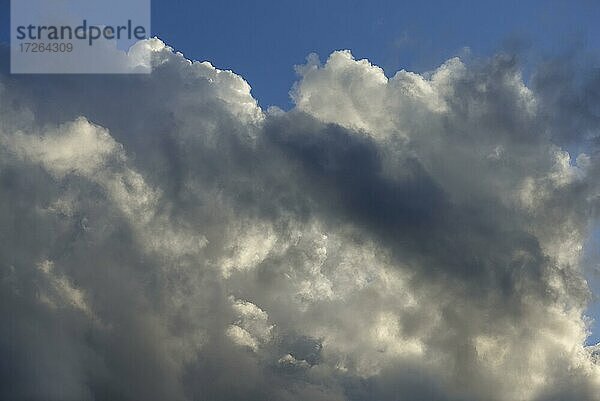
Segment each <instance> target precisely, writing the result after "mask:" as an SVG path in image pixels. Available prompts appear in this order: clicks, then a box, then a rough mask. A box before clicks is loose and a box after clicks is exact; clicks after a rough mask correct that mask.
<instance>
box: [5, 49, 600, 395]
mask: <svg viewBox="0 0 600 401" xmlns="http://www.w3.org/2000/svg"><path fill="white" fill-rule="evenodd" d="M5 55H6V51H4V53H3V57H4V56H5ZM130 57H131V58H132V63H135V64H136V65H140V63H141V64H144V63H149V64H148V65H149V66H150V67H151V68H152V74H150V75H148V76H138V75H127V76H108V75H107V76H87V77H84V76H67V75H65V76H52V77H46V76H17V75H14V76H11V75H7V74H6V73H3V74H2V75H1V76H0V194H1V196H0V205H1V206H0V255H1V256H0V297H1V299H0V355H1V356H2V358H1V360H2V362H0V398H2V399H11V400H98V401H100V400H123V401H125V400H142V399H143V400H149V401H150V400H210V401H218V400H224V401H225V400H227V401H235V400H266V399H270V400H328V401H333V400H336V401H337V400H348V401H374V400H377V401H385V400H411V401H414V400H429V401H433V400H439V401H442V400H490V401H515V400H523V401H549V400H559V399H577V400H582V401H583V400H597V399H598V397H599V396H598V394H600V366H599V365H598V357H597V354H598V351H597V347H588V346H586V345H585V344H586V338H587V337H588V335H589V328H588V325H589V322H590V320H589V318H587V317H586V316H585V310H586V307H587V304H588V301H589V299H590V296H591V294H590V291H589V289H588V286H587V283H586V281H585V279H584V276H583V273H582V268H581V258H582V256H583V252H584V244H585V243H586V241H587V239H588V237H589V235H590V231H591V229H592V228H593V225H594V224H595V221H596V219H597V217H598V216H597V210H598V202H599V199H600V187H599V185H598V181H597V179H596V177H597V173H598V171H599V168H600V163H599V160H598V148H597V137H598V133H597V131H596V130H597V128H596V125H595V124H594V122H595V121H596V119H595V117H594V116H595V114H594V110H595V107H597V103H594V101H595V99H596V98H594V97H593V96H587V97H585V96H582V95H581V93H580V92H581V91H582V89H581V85H578V84H575V82H580V80H581V79H587V76H586V77H579V78H580V79H574V78H573V79H572V82H571V81H569V80H568V79H565V76H568V74H567V73H568V71H565V69H564V68H563V69H560V68H557V67H556V66H555V65H554V64H552V63H548V64H547V65H544V66H541V67H540V68H539V71H538V72H537V73H536V74H535V75H534V77H533V79H532V80H531V83H530V84H528V85H526V84H525V83H524V80H523V78H522V76H521V74H520V70H519V66H518V64H517V63H516V62H515V60H514V59H513V58H511V57H508V56H506V55H498V56H496V57H493V58H492V59H489V60H487V61H481V62H477V63H471V64H465V63H464V62H462V61H461V60H460V59H458V58H455V59H451V60H448V61H447V62H446V63H444V64H443V65H442V66H440V67H439V68H437V69H436V70H435V71H432V72H430V73H426V74H416V73H411V72H406V71H400V72H398V73H396V74H395V75H394V76H392V77H391V78H388V77H386V75H385V74H384V72H383V71H382V70H381V69H380V68H379V67H377V66H374V65H372V64H371V63H369V62H368V61H367V60H355V59H354V58H353V56H352V54H351V53H350V52H348V51H340V52H334V53H333V54H331V55H330V56H329V58H328V59H327V61H326V62H325V63H321V62H320V61H319V59H318V57H317V56H315V55H311V56H309V58H308V60H307V63H306V64H305V65H303V66H300V67H297V72H298V74H299V80H298V82H297V83H296V85H294V88H293V89H292V91H291V95H292V98H293V100H294V103H295V107H294V108H293V109H292V110H290V111H282V110H279V109H277V108H270V109H269V110H263V109H261V108H260V107H259V106H258V104H257V102H256V100H255V99H254V98H253V97H252V95H251V93H250V86H249V85H248V84H247V83H246V82H245V81H244V80H243V79H242V78H241V77H239V76H237V75H235V74H234V73H232V72H229V71H221V70H218V69H216V68H214V67H213V66H212V65H210V64H209V63H206V62H204V63H199V62H191V61H189V60H187V59H185V58H184V56H183V55H181V54H179V53H176V52H174V51H173V49H171V48H169V47H167V46H166V45H164V44H163V43H162V42H161V41H159V40H158V39H152V40H149V41H145V42H142V43H140V44H138V45H137V47H136V48H135V49H134V50H133V51H132V52H131V53H130ZM572 73H573V74H577V73H578V70H575V69H573V71H572ZM583 86H584V87H585V93H595V92H594V91H597V89H593V88H600V86H598V84H597V80H596V79H595V78H594V77H592V78H590V79H589V82H588V83H587V84H586V85H583ZM590 88H591V89H590ZM582 99H585V101H584V100H582Z"/></svg>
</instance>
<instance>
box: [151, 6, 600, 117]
mask: <svg viewBox="0 0 600 401" xmlns="http://www.w3.org/2000/svg"><path fill="white" fill-rule="evenodd" d="M599 20H600V4H598V3H597V2H593V1H585V0H580V1H556V0H551V1H514V0H510V1H464V0H458V1H417V2H407V1H404V2H403V1H355V0H352V1H341V0H329V1H315V0H308V1H286V0H283V1H272V0H268V1H260V2H248V1H239V0H236V1H227V2H204V1H169V2H167V1H164V2H158V1H154V2H153V31H154V33H155V34H157V35H158V36H160V37H161V38H163V39H164V40H165V41H166V42H167V43H169V44H171V45H173V46H175V47H176V48H177V49H178V50H181V51H183V52H184V53H185V54H186V55H187V56H188V57H192V58H195V59H201V60H204V59H207V60H211V61H212V62H213V63H214V64H215V65H216V66H218V67H220V68H231V69H233V70H235V71H236V72H238V73H240V74H241V75H243V76H244V77H245V78H246V79H247V80H248V81H249V82H250V84H251V86H252V87H253V92H254V95H255V97H257V98H258V99H259V101H260V102H261V105H263V106H269V105H278V106H282V107H285V106H286V105H287V104H288V102H289V98H288V91H289V88H290V86H291V84H292V83H293V81H294V79H295V76H294V71H293V68H292V66H293V65H295V64H299V63H303V61H304V59H305V57H306V55H307V54H308V53H311V52H316V53H318V54H319V55H320V56H321V58H325V57H326V56H327V55H328V54H329V53H331V52H332V51H333V50H338V49H351V50H352V52H353V53H354V55H355V57H358V58H368V59H369V60H371V61H372V62H374V63H375V64H377V65H379V66H381V67H383V68H384V69H385V71H386V73H387V74H393V72H395V71H397V70H398V69H402V68H405V69H410V70H416V71H424V70H428V69H431V68H434V67H435V66H437V65H438V64H440V63H441V62H443V61H444V60H445V59H447V58H448V57H451V56H454V55H456V54H461V52H462V49H463V48H464V47H469V48H470V49H471V51H472V54H473V55H475V56H485V55H487V54H491V53H493V52H495V51H497V50H498V49H501V48H510V49H516V50H519V51H523V52H525V53H528V54H531V55H532V56H534V57H537V56H539V55H541V54H543V53H555V52H560V51H561V50H563V49H565V48H566V47H571V46H572V45H573V43H578V44H583V46H585V47H586V48H594V49H597V48H598V41H597V40H596V38H598V37H599V35H600V25H599V24H598V21H599Z"/></svg>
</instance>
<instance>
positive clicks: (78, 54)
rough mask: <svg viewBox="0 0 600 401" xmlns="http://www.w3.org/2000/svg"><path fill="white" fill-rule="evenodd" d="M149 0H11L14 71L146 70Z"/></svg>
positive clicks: (61, 72)
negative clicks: (143, 48) (141, 51)
mask: <svg viewBox="0 0 600 401" xmlns="http://www.w3.org/2000/svg"><path fill="white" fill-rule="evenodd" d="M149 37H150V0H11V73H13V74H143V73H149V72H150V64H149V62H148V60H144V59H143V58H139V57H129V52H130V51H131V50H132V48H133V47H134V46H135V45H136V43H137V42H139V41H141V40H144V39H148V38H149Z"/></svg>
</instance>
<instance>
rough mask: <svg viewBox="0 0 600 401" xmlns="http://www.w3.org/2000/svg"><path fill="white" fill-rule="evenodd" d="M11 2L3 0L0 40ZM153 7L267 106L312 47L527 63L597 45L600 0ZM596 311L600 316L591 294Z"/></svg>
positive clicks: (395, 59)
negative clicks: (511, 54) (517, 58)
mask: <svg viewBox="0 0 600 401" xmlns="http://www.w3.org/2000/svg"><path fill="white" fill-rule="evenodd" d="M8 4H9V1H8V0H0V27H2V30H1V32H0V40H1V41H3V42H6V41H7V38H8V26H9V23H8V22H9V21H8V16H9V12H8V10H9V7H8ZM152 6H153V9H152V17H153V18H152V30H153V34H154V35H156V36H159V37H160V38H161V39H163V40H164V41H165V42H166V43H167V44H169V45H171V46H173V47H174V48H175V49H176V50H179V51H181V52H183V53H184V54H185V55H186V56H187V57H188V58H191V59H196V60H209V61H210V62H211V63H213V64H214V65H215V66H216V67H218V68H221V69H231V70H233V71H235V72H236V73H238V74H240V75H242V76H243V77H244V78H245V79H246V80H247V81H248V82H249V83H250V85H251V86H252V88H253V95H254V96H255V97H256V98H257V99H258V100H259V102H260V104H261V106H263V107H267V106H270V105H277V106H279V107H282V108H284V109H286V108H289V107H290V100H289V95H288V92H289V90H290V88H291V86H292V84H293V82H294V81H295V80H296V76H295V73H294V69H293V66H294V65H296V64H301V63H303V62H304V60H305V57H306V56H307V55H308V54H309V53H311V52H315V53H317V54H319V55H320V56H321V59H325V58H326V57H327V56H328V55H329V53H331V52H332V51H334V50H337V49H350V50H352V52H353V54H354V55H355V57H357V58H368V59H369V60H371V62H373V63H374V64H377V65H379V66H381V67H383V68H384V70H385V71H386V73H387V74H388V75H392V74H393V73H394V72H395V71H397V70H399V69H408V70H414V71H419V72H421V71H426V70H430V69H432V68H435V67H436V66H438V65H439V64H440V63H441V62H443V61H444V60H446V59H447V58H449V57H452V56H454V55H461V54H464V49H465V48H469V49H470V51H471V54H472V55H473V56H475V57H480V56H487V55H491V54H493V53H494V52H496V51H498V50H502V49H507V50H511V51H518V52H520V53H521V54H522V55H523V56H524V59H525V60H529V61H530V62H533V61H535V60H536V59H539V58H541V57H545V56H548V55H554V54H560V53H561V52H564V51H566V50H567V49H570V48H573V46H577V47H580V48H583V49H585V50H587V51H590V52H593V53H597V52H598V50H600V41H599V40H598V38H599V37H600V24H599V23H598V21H600V2H595V1H592V0H589V1H587V0H579V1H560V0H550V1H541V0H537V1H515V0H509V1H464V0H456V1H417V2H414V1H413V2H402V1H341V0H329V1H323V0H321V1H315V0H304V1H286V0H278V1H272V0H268V1H260V2H251V1H247V0H241V1H240V0H230V1H227V2H225V1H210V2H208V1H192V0H186V1H183V0H171V1H153V4H152ZM599 237H600V236H599ZM598 242H599V241H595V243H598ZM596 253H597V252H594V253H592V254H594V255H595V254H596ZM592 281H598V280H597V278H596V279H593V280H592ZM595 287H596V289H598V288H600V287H599V286H598V285H595ZM596 292H598V291H596ZM592 314H593V315H596V316H598V317H600V308H599V307H598V305H597V303H596V304H595V306H594V307H593V308H592ZM596 326H597V327H598V325H596ZM595 331H596V334H595V335H594V336H593V338H592V340H595V341H598V340H600V335H599V334H598V332H599V331H600V329H599V328H596V329H595Z"/></svg>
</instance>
